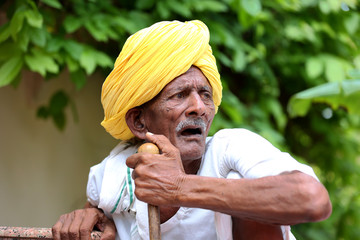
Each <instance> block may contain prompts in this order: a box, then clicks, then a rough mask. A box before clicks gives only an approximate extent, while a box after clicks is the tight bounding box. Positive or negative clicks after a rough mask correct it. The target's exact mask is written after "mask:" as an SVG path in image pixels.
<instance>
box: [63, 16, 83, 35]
mask: <svg viewBox="0 0 360 240" xmlns="http://www.w3.org/2000/svg"><path fill="white" fill-rule="evenodd" d="M82 25H83V19H82V18H80V17H75V16H72V15H69V16H67V17H66V18H65V20H64V22H63V26H64V28H65V31H66V32H67V33H73V32H75V31H76V30H78V29H79V28H80V27H81V26H82Z"/></svg>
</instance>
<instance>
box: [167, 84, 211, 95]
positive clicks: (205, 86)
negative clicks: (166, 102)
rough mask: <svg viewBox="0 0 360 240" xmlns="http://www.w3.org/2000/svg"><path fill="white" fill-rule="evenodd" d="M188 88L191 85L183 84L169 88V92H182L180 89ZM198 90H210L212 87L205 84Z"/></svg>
mask: <svg viewBox="0 0 360 240" xmlns="http://www.w3.org/2000/svg"><path fill="white" fill-rule="evenodd" d="M190 88H192V85H183V86H179V87H177V88H174V89H169V92H170V93H174V92H182V91H184V90H187V89H190ZM199 90H205V91H209V92H212V88H211V87H210V86H207V85H204V86H201V87H199Z"/></svg>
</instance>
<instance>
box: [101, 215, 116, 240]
mask: <svg viewBox="0 0 360 240" xmlns="http://www.w3.org/2000/svg"><path fill="white" fill-rule="evenodd" d="M104 217H105V218H106V219H105V220H104V223H103V228H104V231H103V233H102V234H101V239H100V240H114V239H115V236H116V227H115V224H114V222H113V221H112V220H110V219H108V218H107V217H106V216H105V215H104Z"/></svg>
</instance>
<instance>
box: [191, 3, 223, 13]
mask: <svg viewBox="0 0 360 240" xmlns="http://www.w3.org/2000/svg"><path fill="white" fill-rule="evenodd" d="M193 7H194V9H195V10H196V11H199V12H203V11H209V12H226V11H227V10H228V6H227V5H226V4H224V3H222V2H220V1H212V0H203V1H193Z"/></svg>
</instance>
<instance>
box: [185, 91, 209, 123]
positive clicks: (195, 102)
mask: <svg viewBox="0 0 360 240" xmlns="http://www.w3.org/2000/svg"><path fill="white" fill-rule="evenodd" d="M205 109H206V106H205V103H204V101H203V100H202V99H201V96H200V95H199V94H198V93H191V94H190V95H189V98H188V108H187V109H186V112H185V114H186V116H187V117H189V116H203V115H204V114H205Z"/></svg>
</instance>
